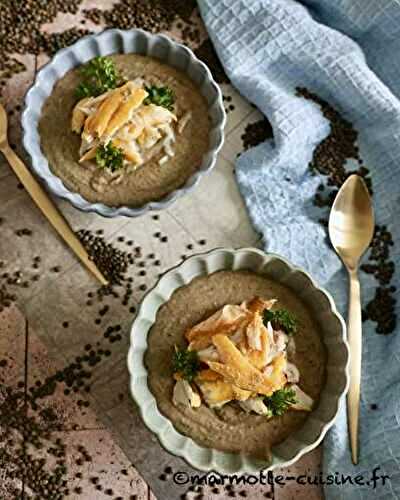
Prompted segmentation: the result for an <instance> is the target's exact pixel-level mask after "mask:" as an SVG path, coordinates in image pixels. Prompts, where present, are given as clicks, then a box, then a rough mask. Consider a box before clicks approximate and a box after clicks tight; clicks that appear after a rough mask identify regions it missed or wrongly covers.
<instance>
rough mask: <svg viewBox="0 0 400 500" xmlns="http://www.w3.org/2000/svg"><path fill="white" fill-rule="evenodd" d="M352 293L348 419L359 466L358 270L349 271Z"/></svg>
mask: <svg viewBox="0 0 400 500" xmlns="http://www.w3.org/2000/svg"><path fill="white" fill-rule="evenodd" d="M349 278H350V293H349V314H348V324H347V339H348V342H349V346H350V388H349V392H348V394H347V418H348V427H349V437H350V448H351V458H352V461H353V464H354V465H356V464H358V423H359V415H360V392H361V390H360V387H361V357H362V320H361V297H360V282H359V280H358V275H357V270H356V269H353V270H350V271H349Z"/></svg>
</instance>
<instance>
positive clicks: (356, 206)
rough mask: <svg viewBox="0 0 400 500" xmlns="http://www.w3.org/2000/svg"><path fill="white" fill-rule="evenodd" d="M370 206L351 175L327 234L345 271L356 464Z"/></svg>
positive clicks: (363, 187) (356, 178)
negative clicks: (363, 264)
mask: <svg viewBox="0 0 400 500" xmlns="http://www.w3.org/2000/svg"><path fill="white" fill-rule="evenodd" d="M374 225H375V222H374V209H373V206H372V201H371V197H370V195H369V192H368V189H367V186H366V185H365V182H364V181H363V180H362V178H361V177H359V176H358V175H351V176H350V177H349V178H348V179H347V180H346V182H345V183H344V184H343V186H342V187H341V188H340V190H339V192H338V194H337V196H336V198H335V201H334V203H333V206H332V209H331V213H330V216H329V237H330V239H331V243H332V245H333V247H334V249H335V250H336V253H337V254H338V255H339V257H340V258H341V259H342V261H343V264H344V265H345V267H346V269H347V271H348V273H349V281H350V291H349V309H348V321H347V338H348V341H349V346H350V388H349V392H348V394H347V418H348V426H349V435H350V447H351V457H352V460H353V464H357V463H358V420H359V412H360V385H361V353H362V326H361V300H360V282H359V281H358V275H357V271H358V265H359V262H360V258H361V256H362V255H363V253H364V252H365V250H366V249H367V248H368V247H369V245H370V243H371V240H372V237H373V234H374Z"/></svg>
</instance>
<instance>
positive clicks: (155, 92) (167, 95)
mask: <svg viewBox="0 0 400 500" xmlns="http://www.w3.org/2000/svg"><path fill="white" fill-rule="evenodd" d="M145 90H146V92H147V93H148V94H149V95H148V96H147V97H146V99H145V100H144V104H155V105H157V106H162V107H164V108H167V109H168V110H169V111H172V110H173V109H174V102H175V95H174V93H173V91H172V90H171V89H170V88H169V87H157V85H151V86H150V87H147V86H145Z"/></svg>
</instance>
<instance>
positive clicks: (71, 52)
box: [22, 29, 225, 217]
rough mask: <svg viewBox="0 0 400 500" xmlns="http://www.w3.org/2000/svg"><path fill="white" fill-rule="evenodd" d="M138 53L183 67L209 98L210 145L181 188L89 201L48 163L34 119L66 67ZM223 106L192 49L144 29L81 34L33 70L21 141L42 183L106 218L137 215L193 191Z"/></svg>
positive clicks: (205, 168)
mask: <svg viewBox="0 0 400 500" xmlns="http://www.w3.org/2000/svg"><path fill="white" fill-rule="evenodd" d="M117 53H118V54H127V53H134V54H141V55H147V56H150V57H155V58H157V59H160V60H161V61H162V62H165V63H167V64H169V65H170V66H172V67H174V68H177V69H179V70H181V71H182V72H184V73H185V74H186V75H188V76H189V78H190V79H191V80H192V81H193V82H194V83H195V84H196V85H197V86H198V88H199V90H200V92H201V94H202V95H203V96H204V98H205V99H206V101H207V103H208V113H209V117H210V121H211V129H210V132H209V150H208V151H207V153H205V154H204V156H203V161H202V164H201V166H200V168H199V169H198V170H197V171H196V172H195V173H194V174H193V175H192V176H191V177H190V178H189V179H188V180H187V181H186V183H185V184H184V185H183V186H182V187H181V188H179V189H176V190H175V191H172V192H171V193H169V194H168V195H167V196H165V197H164V198H162V199H161V200H159V201H152V202H149V203H146V204H144V205H142V206H141V207H129V206H119V207H111V206H107V205H104V204H103V203H90V202H89V201H88V200H86V199H85V198H83V197H82V196H81V195H80V194H78V193H74V192H72V191H70V190H69V189H68V188H67V187H66V186H65V185H64V184H63V182H62V181H61V179H60V178H59V177H57V176H56V175H55V174H53V172H52V171H51V170H50V168H49V164H48V161H47V159H46V158H45V156H44V155H43V153H42V150H41V148H40V137H39V131H38V123H39V119H40V114H41V110H42V106H43V104H44V102H45V100H46V99H47V97H48V96H49V95H50V94H51V92H52V89H53V87H54V84H55V83H56V82H57V80H59V79H60V78H61V77H63V76H64V75H65V73H66V72H67V71H69V70H70V69H72V68H75V67H76V66H79V65H81V64H83V63H85V62H86V61H89V60H90V59H92V58H93V57H96V56H105V55H109V54H117ZM224 125H225V111H224V105H223V102H222V94H221V90H220V88H219V87H218V85H217V84H216V83H215V81H214V79H213V77H212V75H211V72H210V70H209V69H208V68H207V66H206V65H205V64H204V63H202V62H201V61H199V60H198V59H197V58H196V56H195V55H194V54H193V52H192V51H191V50H190V49H188V48H187V47H185V46H184V45H181V44H179V43H176V42H173V41H172V40H171V39H170V38H168V37H166V36H164V35H151V34H149V33H146V32H145V31H143V30H137V29H134V30H129V31H123V30H117V29H112V30H106V31H103V32H102V33H100V34H98V35H90V36H86V37H84V38H82V39H81V40H79V41H78V42H76V43H74V44H73V45H71V46H70V47H67V48H65V49H62V50H60V51H59V52H57V54H56V55H55V56H54V58H53V59H52V60H51V61H50V62H49V63H48V64H47V65H46V66H44V67H43V68H42V69H41V70H40V71H39V72H38V74H37V76H36V79H35V82H34V84H33V85H32V87H31V88H30V89H29V91H28V93H27V94H26V97H25V109H24V112H23V113H22V129H23V144H24V147H25V149H26V151H27V152H28V153H29V155H30V157H31V159H32V168H33V170H34V171H35V172H36V174H37V175H38V176H39V177H40V178H41V179H42V180H43V181H44V182H45V184H46V185H47V186H48V188H49V190H50V191H51V192H52V193H54V194H55V195H56V196H59V197H60V198H64V199H66V200H68V201H70V202H71V203H72V205H74V207H76V208H78V209H79V210H83V211H85V212H97V213H98V214H100V215H103V216H104V217H115V216H118V215H125V216H128V217H136V216H138V215H142V214H144V213H146V212H148V211H149V210H161V209H163V208H166V207H167V206H169V205H170V204H171V203H173V202H174V201H175V200H176V199H177V198H178V197H179V196H181V195H183V194H184V193H187V192H189V191H190V190H192V189H193V188H194V187H195V186H196V184H197V183H198V182H199V181H200V179H201V177H202V176H203V175H204V174H205V173H206V172H209V171H210V170H211V169H212V168H213V166H214V165H215V161H216V157H217V153H218V151H219V150H220V149H221V147H222V144H223V141H224Z"/></svg>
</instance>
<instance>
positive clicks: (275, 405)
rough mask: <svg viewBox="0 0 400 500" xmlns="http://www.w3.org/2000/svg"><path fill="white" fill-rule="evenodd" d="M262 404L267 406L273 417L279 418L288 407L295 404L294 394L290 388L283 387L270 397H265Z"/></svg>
mask: <svg viewBox="0 0 400 500" xmlns="http://www.w3.org/2000/svg"><path fill="white" fill-rule="evenodd" d="M264 403H265V404H266V405H267V407H268V409H269V410H270V412H271V416H273V417H281V416H282V415H283V414H284V413H286V412H287V410H288V409H289V408H290V406H292V405H294V404H296V403H297V399H296V393H295V392H294V390H293V389H291V388H290V387H284V388H283V389H279V390H277V391H275V392H274V393H273V394H272V395H271V396H265V398H264Z"/></svg>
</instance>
